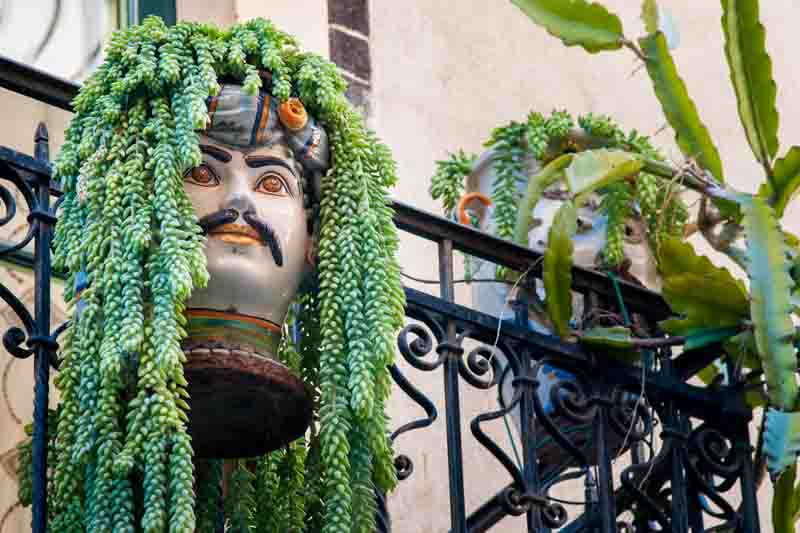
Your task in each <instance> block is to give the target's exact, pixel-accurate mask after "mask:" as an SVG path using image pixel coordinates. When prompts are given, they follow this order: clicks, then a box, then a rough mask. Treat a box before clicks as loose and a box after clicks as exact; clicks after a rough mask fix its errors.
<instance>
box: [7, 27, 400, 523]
mask: <svg viewBox="0 0 800 533" xmlns="http://www.w3.org/2000/svg"><path fill="white" fill-rule="evenodd" d="M221 83H235V84H237V85H240V86H241V87H242V91H243V94H246V95H248V96H253V95H258V98H253V99H252V100H254V101H255V100H258V101H259V102H262V103H263V101H264V100H265V98H264V97H263V94H264V92H266V93H267V94H268V95H269V98H272V99H274V100H275V101H277V103H278V104H279V105H285V104H286V103H287V102H292V106H293V107H294V108H297V109H300V108H301V107H302V108H304V109H305V110H307V111H308V114H309V115H310V116H313V117H314V119H315V120H316V121H317V123H318V124H320V125H321V127H322V128H323V129H324V130H325V131H326V132H327V134H328V141H329V144H330V155H331V165H330V168H329V170H328V171H327V173H325V175H324V176H322V177H321V179H320V182H319V183H314V184H311V183H305V182H304V183H303V184H302V189H303V190H301V191H300V192H299V194H301V195H302V194H304V193H310V192H311V190H312V189H315V190H314V192H315V195H314V196H315V198H314V199H311V198H310V196H311V195H310V194H309V201H308V202H307V205H306V207H307V208H308V213H309V217H310V219H312V222H313V227H314V237H315V240H316V247H315V249H316V251H317V257H316V262H315V265H316V268H315V269H314V270H315V274H316V281H317V283H316V284H314V285H315V289H314V290H311V291H309V292H307V293H305V294H303V295H301V297H300V300H299V301H298V302H297V303H296V304H295V309H296V310H297V312H296V313H295V315H294V318H293V319H292V320H294V322H295V324H296V325H297V327H296V328H294V329H295V330H296V332H299V334H298V335H295V338H297V337H299V338H300V344H299V346H295V345H294V343H293V342H292V339H291V338H289V337H288V336H287V329H288V328H284V329H283V335H284V338H283V341H282V342H281V348H280V358H281V359H282V361H283V363H284V364H285V365H287V366H289V367H291V368H292V369H294V371H295V372H296V373H297V374H299V375H300V376H301V377H302V378H303V380H304V381H305V382H306V384H307V386H308V389H309V390H310V391H311V394H312V395H313V396H314V404H315V410H316V412H315V416H314V422H313V424H312V427H311V429H310V430H309V432H308V433H307V435H306V438H305V439H301V440H299V441H296V442H294V443H292V444H291V445H290V446H288V447H287V448H285V449H282V450H279V451H278V452H273V454H270V455H268V456H265V457H258V458H246V459H240V460H238V462H237V464H236V465H235V468H234V472H233V475H232V476H230V479H229V482H228V485H227V486H228V489H229V494H231V495H232V497H233V498H235V499H236V501H235V502H229V503H228V504H226V505H225V506H224V507H225V509H226V511H227V514H228V516H227V526H226V529H228V530H231V531H233V530H235V531H254V530H258V531H275V532H285V531H314V532H317V531H325V532H345V531H346V532H350V531H372V530H373V529H374V500H373V497H374V490H375V488H377V489H378V490H380V491H387V490H390V489H391V488H392V487H393V486H394V485H395V483H396V477H395V469H394V465H393V462H392V459H393V456H392V451H391V447H390V443H389V440H388V432H387V426H386V424H387V419H386V415H385V413H384V406H385V401H386V399H387V397H388V395H389V390H390V377H389V374H388V369H387V365H389V364H391V361H392V358H393V354H394V343H393V337H394V331H395V329H396V328H398V327H400V326H401V325H402V321H403V316H404V313H403V307H404V293H403V290H402V286H401V284H400V280H399V268H398V264H397V261H396V259H395V251H396V249H397V245H398V239H397V234H396V229H395V227H394V224H393V222H392V211H391V208H390V207H389V202H388V196H387V190H388V188H389V187H391V186H392V184H394V182H395V180H396V177H395V164H394V162H393V160H392V158H391V154H390V153H389V150H388V149H387V147H386V146H385V145H383V144H382V143H381V142H380V141H379V140H378V139H377V137H376V136H375V134H374V133H373V132H372V131H370V130H369V129H368V128H367V127H366V125H365V123H364V119H363V117H362V116H361V115H360V114H359V113H358V112H357V111H355V110H354V109H353V108H352V107H351V105H350V104H349V103H348V101H347V99H346V97H345V89H346V83H345V82H344V80H343V79H342V77H341V76H340V75H339V73H338V71H337V68H336V66H335V65H334V64H333V63H331V62H329V61H328V60H326V59H324V58H322V57H320V56H318V55H315V54H312V53H307V52H304V51H302V50H301V49H300V48H299V47H298V45H297V44H296V42H295V41H294V39H293V38H292V37H290V36H289V35H287V34H285V33H283V32H281V31H279V30H278V29H276V28H275V27H274V26H273V25H272V24H271V23H270V22H268V21H266V20H263V19H256V20H251V21H248V22H246V23H243V24H237V25H235V26H233V27H232V28H230V29H229V30H226V31H222V30H219V29H217V28H214V27H212V26H209V25H206V24H196V23H179V24H177V25H175V26H171V27H167V26H166V25H165V24H164V23H163V22H162V21H161V20H160V19H158V18H148V19H147V20H145V21H144V23H143V24H142V25H141V26H135V27H131V28H129V29H126V30H124V31H119V32H117V33H115V34H114V35H113V36H112V38H111V41H110V44H109V45H108V47H107V49H106V53H105V61H104V62H103V64H102V65H101V66H100V67H99V68H98V69H97V70H96V71H95V72H94V73H93V74H92V75H91V76H90V77H89V79H88V80H87V81H86V83H85V84H84V86H83V88H82V89H81V91H80V93H79V95H78V96H77V98H76V99H75V101H74V105H75V116H74V118H73V119H72V121H71V123H70V126H69V129H68V130H67V133H66V140H65V143H64V146H63V148H62V150H61V153H60V155H59V157H58V160H57V161H56V163H55V178H56V180H58V181H59V182H60V184H61V186H62V188H63V191H64V201H63V205H62V211H61V214H60V218H59V222H58V225H57V230H56V236H55V246H56V255H55V263H56V266H57V267H60V268H64V269H66V270H67V271H68V272H69V276H70V277H69V280H68V282H67V283H66V290H65V299H66V300H67V301H68V302H70V303H71V304H72V306H73V309H74V310H75V314H74V317H73V320H72V321H71V325H70V327H69V328H68V330H67V331H66V333H65V340H64V343H63V348H62V350H61V353H60V359H61V367H60V368H61V372H60V374H59V375H58V377H57V386H58V388H59V389H60V392H61V395H60V404H59V407H58V410H57V413H58V415H57V416H58V422H57V428H56V430H54V431H53V432H52V442H51V446H52V447H53V448H52V449H53V450H54V452H55V457H54V461H53V462H52V463H51V464H52V465H53V469H52V474H51V490H50V493H49V496H50V505H49V513H50V517H49V528H48V529H49V530H51V531H58V532H70V531H93V532H94V531H97V532H100V531H112V530H113V531H147V532H161V531H167V530H169V531H174V532H186V533H190V532H194V531H198V532H212V531H217V523H218V520H217V517H218V512H217V511H218V510H219V503H218V498H217V497H218V495H219V488H220V482H221V479H220V478H221V475H222V466H221V464H220V461H218V460H215V459H213V458H212V459H209V460H207V461H198V460H195V457H194V451H193V446H192V440H191V437H190V435H189V433H188V431H187V420H188V417H189V413H188V405H187V401H186V400H187V396H188V393H187V380H186V377H185V376H184V368H183V363H184V362H185V361H186V356H185V354H184V352H183V350H182V349H181V340H182V339H183V337H185V335H186V331H185V328H186V327H187V318H186V316H185V314H184V311H185V308H186V301H187V298H188V297H189V296H190V294H191V293H192V292H193V291H195V290H196V289H198V288H202V287H203V286H205V285H206V283H207V281H208V272H207V268H206V267H207V264H206V255H205V253H204V247H205V245H206V239H205V236H204V235H203V233H202V230H201V227H200V226H199V225H198V217H197V215H196V213H195V211H194V209H193V206H192V202H191V201H190V199H189V198H188V197H187V194H186V192H185V190H184V183H183V182H184V174H185V173H186V171H187V170H189V169H192V168H197V167H198V166H199V165H201V163H202V157H203V156H202V154H201V149H200V146H199V136H198V132H199V131H200V130H204V129H205V128H206V127H207V125H208V123H209V115H210V113H209V106H213V100H214V99H213V98H211V97H215V96H217V95H218V93H219V92H220V84H221ZM259 91H262V92H259ZM243 100H244V98H243ZM248 101H249V100H248ZM267 101H269V100H268V99H267ZM209 102H211V103H209ZM299 103H302V106H301V105H300V104H299ZM259 113H261V109H259ZM268 115H269V114H268V113H261V114H260V116H262V117H263V118H264V120H263V121H262V127H263V123H264V122H265V121H266V119H267V117H268ZM271 119H272V120H273V121H274V120H276V119H275V117H274V116H272V117H271ZM282 120H283V117H282ZM284 122H286V121H285V120H284ZM233 126H236V124H234V125H233ZM270 127H271V126H270ZM287 127H293V126H292V125H291V124H289V125H288V126H287ZM298 127H299V126H298ZM259 131H260V130H259ZM245 133H246V134H249V133H250V132H249V130H248V131H247V132H245ZM243 135H244V134H243ZM252 135H256V130H255V129H254V130H253V133H252ZM309 138H310V140H309V143H308V146H305V147H304V148H305V152H303V155H304V156H308V155H309V154H310V153H311V152H312V151H313V149H314V147H315V143H318V142H319V139H318V138H316V137H314V135H310V136H309ZM295 148H297V147H295ZM301 148H303V147H301ZM222 153H223V154H224V153H225V152H224V151H223V152H222ZM228 157H230V156H228ZM304 163H305V161H304ZM258 166H262V165H258ZM198 176H199V177H200V178H203V179H204V180H205V181H203V182H202V183H201V185H203V184H206V185H207V184H208V182H209V181H210V180H211V177H210V175H209V174H208V172H207V171H205V173H203V172H199V173H198ZM302 178H303V180H305V178H306V175H305V174H304V175H303V176H302ZM309 181H311V180H309ZM279 187H280V185H279V184H278V183H277V181H276V180H275V179H273V180H272V185H271V188H270V189H269V190H267V191H266V192H267V193H275V192H276V191H279ZM276 261H277V259H276ZM76 288H77V289H78V290H77V291H76V290H75V289H76ZM222 407H224V406H222ZM196 472H197V473H199V475H196ZM23 486H24V484H23ZM196 494H197V495H198V496H197V497H196ZM208 506H213V509H209V508H208Z"/></svg>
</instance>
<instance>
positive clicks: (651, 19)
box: [642, 0, 658, 34]
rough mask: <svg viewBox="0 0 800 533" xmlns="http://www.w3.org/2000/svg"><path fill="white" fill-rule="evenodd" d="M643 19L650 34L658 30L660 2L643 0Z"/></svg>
mask: <svg viewBox="0 0 800 533" xmlns="http://www.w3.org/2000/svg"><path fill="white" fill-rule="evenodd" d="M642 21H643V22H644V29H645V31H646V32H647V33H648V34H653V33H655V32H657V31H658V3H657V2H656V0H644V2H642Z"/></svg>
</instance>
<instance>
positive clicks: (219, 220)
mask: <svg viewBox="0 0 800 533" xmlns="http://www.w3.org/2000/svg"><path fill="white" fill-rule="evenodd" d="M237 218H239V212H238V211H236V209H223V210H221V211H217V212H216V213H211V214H209V215H206V216H204V217H202V218H201V219H200V220H198V221H197V223H198V224H200V227H201V228H202V229H203V234H204V235H208V234H209V233H211V232H212V231H213V230H214V228H217V227H219V226H222V225H223V224H232V223H233V222H235V221H236V219H237Z"/></svg>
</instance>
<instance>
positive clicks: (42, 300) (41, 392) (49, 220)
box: [28, 123, 55, 533]
mask: <svg viewBox="0 0 800 533" xmlns="http://www.w3.org/2000/svg"><path fill="white" fill-rule="evenodd" d="M48 142H49V139H48V135H47V128H46V127H45V126H44V124H42V123H40V124H39V126H38V127H37V129H36V137H35V147H36V148H35V157H36V159H37V160H39V161H48V160H49V158H50V147H49V144H48ZM36 194H37V201H36V204H35V208H34V210H33V212H32V213H31V214H30V216H29V221H30V223H31V224H36V225H37V228H36V237H35V244H34V250H35V251H34V300H35V301H34V311H35V315H34V317H35V323H36V327H35V330H34V331H35V334H34V335H33V336H32V337H31V338H30V339H29V340H28V343H29V344H30V346H31V348H33V349H34V350H35V352H34V386H33V390H34V407H33V443H32V453H33V459H32V466H33V479H32V484H33V487H32V497H33V523H32V526H33V531H34V533H45V531H46V529H47V408H48V404H49V396H50V394H49V393H50V362H51V358H52V357H53V356H54V355H53V354H54V353H55V346H54V344H55V341H54V340H53V339H52V338H51V337H50V240H51V229H52V224H53V223H54V222H55V220H54V218H53V216H52V215H51V214H50V180H49V179H45V178H43V177H41V176H40V177H39V178H38V179H37V183H36Z"/></svg>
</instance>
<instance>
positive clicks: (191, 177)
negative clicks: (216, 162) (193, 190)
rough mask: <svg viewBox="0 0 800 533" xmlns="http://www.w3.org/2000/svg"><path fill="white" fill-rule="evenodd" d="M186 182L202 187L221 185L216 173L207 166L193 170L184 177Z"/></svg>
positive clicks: (203, 165) (188, 171)
mask: <svg viewBox="0 0 800 533" xmlns="http://www.w3.org/2000/svg"><path fill="white" fill-rule="evenodd" d="M183 179H184V181H188V182H189V183H193V184H195V185H199V186H201V187H216V186H217V185H219V178H218V177H217V175H216V174H214V171H213V170H211V167H209V166H208V165H206V164H202V165H200V166H197V167H194V168H191V169H189V170H187V171H186V174H184V175H183Z"/></svg>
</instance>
